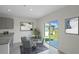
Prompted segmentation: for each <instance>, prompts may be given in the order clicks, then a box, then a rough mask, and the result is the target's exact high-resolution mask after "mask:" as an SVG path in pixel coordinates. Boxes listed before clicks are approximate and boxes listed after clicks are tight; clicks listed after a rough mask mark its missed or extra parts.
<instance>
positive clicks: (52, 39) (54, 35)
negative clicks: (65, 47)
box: [44, 20, 59, 48]
mask: <svg viewBox="0 0 79 59" xmlns="http://www.w3.org/2000/svg"><path fill="white" fill-rule="evenodd" d="M58 28H59V21H58V20H54V21H50V22H48V23H45V27H44V29H45V30H44V38H45V42H46V43H47V44H49V45H50V46H53V47H55V48H58V47H59V40H58V39H59V30H58Z"/></svg>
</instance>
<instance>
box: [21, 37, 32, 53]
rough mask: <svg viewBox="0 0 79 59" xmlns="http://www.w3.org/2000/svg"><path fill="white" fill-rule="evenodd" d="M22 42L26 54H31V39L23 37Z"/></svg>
mask: <svg viewBox="0 0 79 59" xmlns="http://www.w3.org/2000/svg"><path fill="white" fill-rule="evenodd" d="M21 41H22V47H23V51H24V53H31V52H32V41H31V37H21Z"/></svg>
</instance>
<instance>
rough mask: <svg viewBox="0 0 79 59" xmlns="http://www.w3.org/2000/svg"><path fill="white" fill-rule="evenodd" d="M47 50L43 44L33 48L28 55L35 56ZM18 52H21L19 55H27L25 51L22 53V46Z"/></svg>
mask: <svg viewBox="0 0 79 59" xmlns="http://www.w3.org/2000/svg"><path fill="white" fill-rule="evenodd" d="M47 49H48V48H47V47H45V46H44V45H43V44H37V47H36V48H33V49H32V51H31V53H29V54H37V53H40V52H43V51H45V50H47ZM20 52H21V54H28V53H26V52H25V51H23V48H22V46H20Z"/></svg>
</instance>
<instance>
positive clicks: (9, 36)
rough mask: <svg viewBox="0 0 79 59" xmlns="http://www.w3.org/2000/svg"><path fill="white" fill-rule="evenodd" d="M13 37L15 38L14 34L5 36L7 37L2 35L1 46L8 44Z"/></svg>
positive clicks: (0, 38) (0, 34)
mask: <svg viewBox="0 0 79 59" xmlns="http://www.w3.org/2000/svg"><path fill="white" fill-rule="evenodd" d="M12 37H13V33H9V34H5V35H4V34H2V33H0V45H4V44H8V43H9V41H10V40H11V38H12Z"/></svg>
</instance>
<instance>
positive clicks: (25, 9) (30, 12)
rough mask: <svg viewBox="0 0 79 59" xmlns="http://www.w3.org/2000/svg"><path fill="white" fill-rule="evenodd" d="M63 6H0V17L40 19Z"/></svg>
mask: <svg viewBox="0 0 79 59" xmlns="http://www.w3.org/2000/svg"><path fill="white" fill-rule="evenodd" d="M63 7H65V6H64V5H0V16H5V15H8V16H15V17H31V18H36V19H37V18H40V17H43V16H45V15H47V14H49V13H51V12H54V11H56V10H58V9H60V8H63Z"/></svg>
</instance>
